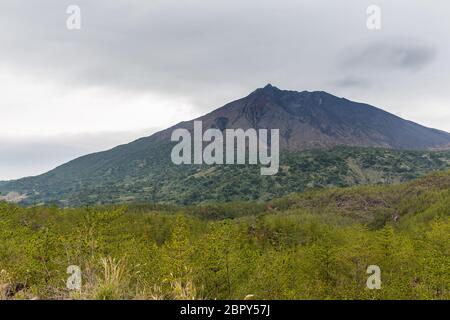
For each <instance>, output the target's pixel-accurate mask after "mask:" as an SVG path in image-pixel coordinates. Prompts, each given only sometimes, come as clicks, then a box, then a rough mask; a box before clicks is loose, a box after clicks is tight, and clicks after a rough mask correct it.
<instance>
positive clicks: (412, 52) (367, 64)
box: [342, 39, 437, 72]
mask: <svg viewBox="0 0 450 320" xmlns="http://www.w3.org/2000/svg"><path fill="white" fill-rule="evenodd" d="M394 41H395V42H394ZM436 55H437V50H436V48H435V47H433V46H431V45H426V44H418V43H415V42H405V40H401V39H396V40H391V42H380V43H370V44H368V45H366V46H364V47H363V48H360V49H356V50H352V53H351V54H349V55H347V56H346V57H345V59H344V61H343V63H342V66H343V67H344V68H349V67H354V68H357V69H361V68H363V69H370V70H374V71H377V70H378V71H382V72H386V71H389V70H393V69H394V70H395V69H397V70H406V71H418V70H420V69H422V68H424V67H426V66H427V65H429V64H430V63H432V62H433V61H434V60H435V59H436Z"/></svg>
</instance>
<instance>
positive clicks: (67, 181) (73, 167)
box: [0, 142, 450, 206]
mask: <svg viewBox="0 0 450 320" xmlns="http://www.w3.org/2000/svg"><path fill="white" fill-rule="evenodd" d="M141 148H143V147H141ZM171 149H172V146H171V145H170V144H166V143H164V142H159V143H152V144H150V145H149V146H148V149H145V150H146V153H145V155H142V154H135V153H133V152H131V151H130V152H129V153H127V154H124V153H123V152H122V151H121V150H120V149H117V150H116V149H113V150H112V151H110V153H114V154H117V155H112V154H108V155H104V154H102V153H100V154H96V155H94V156H91V157H84V158H81V159H79V160H78V161H75V162H74V163H72V164H71V163H69V164H67V165H64V166H61V167H59V168H57V169H55V170H54V171H51V172H49V173H47V174H44V175H42V176H39V177H34V178H27V179H23V180H18V181H14V182H11V183H8V184H5V185H3V186H1V185H0V192H2V194H3V195H4V196H5V195H7V194H8V193H9V192H10V191H16V192H17V193H16V194H12V196H13V197H10V198H15V199H17V200H21V203H22V204H26V205H34V204H42V203H45V204H57V205H58V206H83V205H102V204H115V203H124V202H129V203H136V202H140V203H167V204H177V205H193V204H207V203H217V202H234V201H256V202H266V201H270V200H271V199H274V198H279V197H282V196H284V195H287V194H289V193H293V192H302V191H305V190H309V189H316V188H329V187H348V186H353V185H366V184H398V183H401V182H406V181H409V180H412V179H415V178H418V177H421V176H423V175H425V174H427V173H430V172H432V171H438V170H446V169H450V151H442V152H431V151H429V152H427V151H398V150H389V149H376V148H351V147H336V148H333V149H330V150H322V149H321V150H310V151H304V152H293V153H282V155H281V159H280V162H281V167H280V172H279V173H278V174H277V175H275V176H261V175H260V172H259V170H260V168H259V166H249V165H228V166H227V165H223V166H206V165H205V166H200V165H181V166H176V165H173V164H172V163H171V161H170V152H171ZM124 157H125V158H126V159H128V160H127V161H126V162H125V164H126V165H124V164H123V163H124ZM111 159H115V160H111Z"/></svg>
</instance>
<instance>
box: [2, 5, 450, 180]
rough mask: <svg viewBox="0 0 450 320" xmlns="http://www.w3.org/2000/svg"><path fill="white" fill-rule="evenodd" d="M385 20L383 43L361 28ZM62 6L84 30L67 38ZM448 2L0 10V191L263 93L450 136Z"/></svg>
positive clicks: (376, 34) (378, 36)
mask: <svg viewBox="0 0 450 320" xmlns="http://www.w3.org/2000/svg"><path fill="white" fill-rule="evenodd" d="M372 4H376V5H378V6H379V7H380V8H381V10H382V11H381V18H382V20H381V30H369V29H368V28H367V26H366V20H367V17H368V15H367V13H366V10H367V8H368V7H369V5H372ZM69 5H78V6H79V7H80V9H81V29H80V30H68V29H67V27H66V20H67V18H68V17H69V14H67V13H66V10H67V8H68V6H69ZM449 57H450V2H449V1H448V0H434V1H433V4H432V5H430V1H426V0H403V1H402V0H378V1H375V0H373V1H366V0H352V1H350V0H339V1H337V0H328V1H325V0H303V1H302V0H271V1H265V0H226V1H225V0H208V1H207V0H176V1H174V0H151V1H148V0H140V1H138V0H115V1H111V0H96V1H92V0H70V1H65V0H53V1H50V0H37V1H32V2H31V1H29V0H2V1H0V115H1V125H0V180H6V179H14V178H19V177H23V176H28V175H36V174H40V173H43V172H45V171H47V170H49V169H52V168H53V167H55V166H56V165H59V164H62V163H63V162H66V161H68V160H70V159H73V158H74V157H77V156H80V155H83V154H86V153H90V152H94V151H100V150H105V149H108V148H110V147H113V146H115V145H117V144H122V143H126V142H129V141H131V140H134V139H135V138H139V137H141V136H147V135H150V134H151V133H153V132H155V131H157V130H159V129H163V128H166V127H168V126H170V125H173V124H176V123H178V122H179V121H182V120H189V119H192V118H195V117H197V116H200V115H202V114H204V113H206V112H208V111H211V110H213V109H215V108H217V107H220V106H221V105H223V104H225V103H227V102H229V101H231V100H235V99H237V98H240V97H242V96H245V95H247V94H248V93H249V92H251V91H253V90H255V89H256V88H258V87H262V86H264V85H266V84H267V83H272V84H273V85H275V86H277V87H279V88H281V89H290V90H298V91H302V90H310V91H313V90H324V91H328V92H330V93H332V94H335V95H337V96H341V97H346V98H348V99H351V100H356V101H361V102H366V103H369V104H372V105H375V106H377V107H380V108H382V109H385V110H387V111H389V112H392V113H394V114H397V115H399V116H401V117H403V118H406V119H408V120H413V121H415V122H419V123H421V124H424V125H426V126H430V127H435V128H439V129H442V130H446V131H450V105H449V102H450V59H449Z"/></svg>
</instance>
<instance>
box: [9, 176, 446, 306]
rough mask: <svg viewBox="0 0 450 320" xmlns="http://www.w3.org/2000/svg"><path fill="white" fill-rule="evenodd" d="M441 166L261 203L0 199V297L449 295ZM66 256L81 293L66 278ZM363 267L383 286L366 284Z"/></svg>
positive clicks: (399, 297) (185, 297) (409, 296)
mask: <svg viewBox="0 0 450 320" xmlns="http://www.w3.org/2000/svg"><path fill="white" fill-rule="evenodd" d="M449 235H450V171H447V172H441V173H435V174H432V175H429V176H426V177H424V178H421V179H418V180H414V181H411V182H409V183H404V184H398V185H390V186H384V185H375V186H374V185H371V186H360V187H352V188H331V189H326V190H313V191H308V192H305V193H298V194H292V195H289V196H286V197H283V198H280V199H275V200H273V201H271V202H270V203H266V204H254V203H250V202H248V203H228V204H215V205H207V206H188V207H176V206H163V205H153V206H150V205H133V206H131V205H130V206H126V205H120V206H107V207H91V208H78V209H59V208H57V207H20V206H17V205H12V204H7V203H5V202H2V203H0V270H1V273H0V296H1V297H2V298H3V299H32V298H72V299H192V298H195V299H243V298H244V297H246V296H248V295H253V297H254V298H255V299H336V298H342V299H381V298H383V299H450V277H449V274H450V236H449ZM69 265H77V266H79V267H80V268H81V270H82V275H83V278H82V279H83V286H82V289H81V290H80V291H69V290H67V289H66V287H65V283H66V279H67V278H68V276H69V275H68V274H67V273H66V269H67V267H68V266H69ZM369 265H378V266H379V267H380V268H381V279H382V287H381V289H380V290H369V289H367V287H366V280H367V277H368V275H367V274H366V269H367V267H368V266H369Z"/></svg>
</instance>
